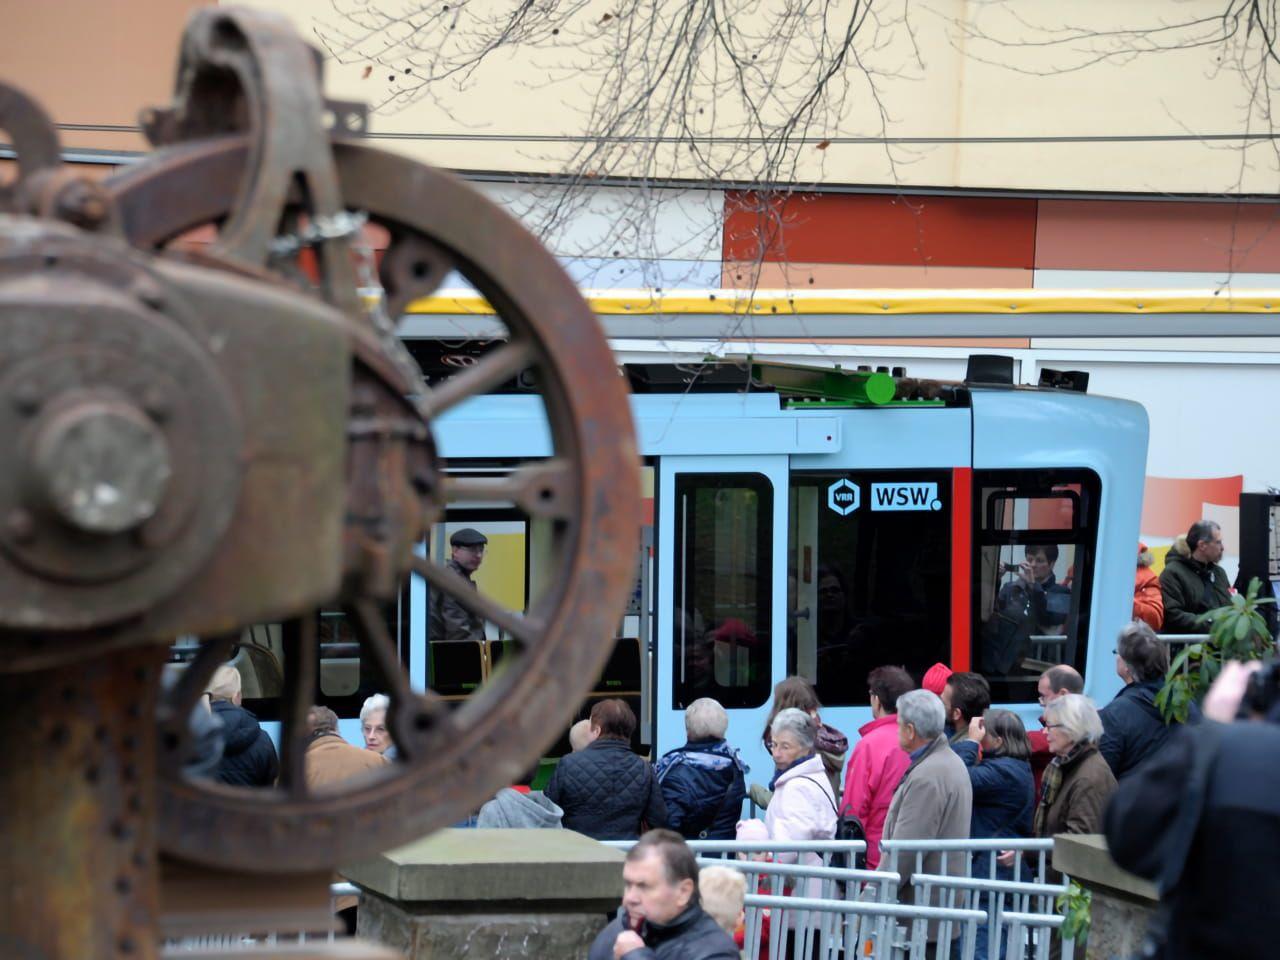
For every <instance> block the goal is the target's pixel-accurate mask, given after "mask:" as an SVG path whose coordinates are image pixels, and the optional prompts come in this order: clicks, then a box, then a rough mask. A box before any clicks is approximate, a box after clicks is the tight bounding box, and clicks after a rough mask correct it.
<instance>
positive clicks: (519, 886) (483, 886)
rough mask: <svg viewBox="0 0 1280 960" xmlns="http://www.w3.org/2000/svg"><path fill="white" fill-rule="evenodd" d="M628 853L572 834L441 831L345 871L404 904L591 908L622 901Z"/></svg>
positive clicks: (389, 897)
mask: <svg viewBox="0 0 1280 960" xmlns="http://www.w3.org/2000/svg"><path fill="white" fill-rule="evenodd" d="M624 856H625V855H624V854H623V853H622V851H620V850H614V849H612V848H611V847H606V846H604V845H603V844H601V843H597V842H596V841H595V840H592V839H591V838H589V837H584V836H583V835H582V834H580V833H574V832H573V831H572V830H442V831H440V832H439V833H436V834H432V835H431V836H429V837H425V838H423V839H422V840H418V841H415V842H414V843H410V844H407V845H406V846H403V847H399V848H397V849H395V850H391V851H389V852H387V853H384V854H382V855H381V856H379V857H377V858H376V859H374V860H370V861H366V862H365V863H361V864H356V865H355V866H351V867H345V868H343V870H342V871H341V872H342V874H343V876H345V877H346V878H347V879H348V880H350V881H351V882H352V883H354V884H357V885H359V886H361V887H363V888H364V889H366V890H371V891H373V892H374V893H377V894H380V895H381V896H384V897H386V898H387V899H389V900H396V901H401V902H424V901H426V902H434V903H459V902H465V903H472V904H475V905H480V904H484V903H490V904H492V903H526V902H540V903H546V902H554V901H560V902H568V903H579V904H581V903H589V904H591V905H592V907H593V908H594V907H595V906H596V905H602V909H603V910H607V909H610V908H611V907H616V906H617V905H618V903H619V901H620V900H621V899H622V861H623V859H624Z"/></svg>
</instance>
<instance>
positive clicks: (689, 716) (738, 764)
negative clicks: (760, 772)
mask: <svg viewBox="0 0 1280 960" xmlns="http://www.w3.org/2000/svg"><path fill="white" fill-rule="evenodd" d="M728 728H729V714H728V713H726V712H725V709H724V707H722V706H721V705H720V704H719V703H718V702H716V701H715V700H712V699H711V698H710V697H702V698H701V699H699V700H695V701H693V703H691V704H689V708H688V709H687V710H685V712H684V730H685V734H686V736H687V737H688V742H687V743H685V745H684V746H683V747H677V748H676V749H675V750H671V751H670V752H668V753H666V754H664V755H663V757H662V759H661V760H659V761H658V763H657V765H656V766H655V767H654V769H653V773H654V776H656V777H657V778H658V783H659V784H660V785H661V787H662V799H663V800H664V801H665V802H666V804H667V826H669V827H670V828H671V829H672V830H675V831H676V832H678V833H680V834H681V835H682V836H684V837H685V838H686V839H688V840H732V839H733V837H734V829H735V827H736V825H737V823H738V818H739V817H741V816H742V801H743V800H744V799H745V797H746V794H747V789H746V785H745V783H744V780H743V776H744V774H745V773H746V771H747V767H746V764H744V763H743V762H742V759H741V758H740V757H739V756H738V751H737V750H735V749H734V748H733V747H731V746H730V745H729V743H728V741H726V740H725V738H724V735H725V731H726V730H728Z"/></svg>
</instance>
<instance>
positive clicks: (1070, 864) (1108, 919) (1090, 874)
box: [1053, 834, 1160, 960]
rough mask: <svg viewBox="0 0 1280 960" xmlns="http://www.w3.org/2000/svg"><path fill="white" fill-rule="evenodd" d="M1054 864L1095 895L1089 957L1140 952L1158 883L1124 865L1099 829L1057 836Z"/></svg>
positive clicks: (1097, 959)
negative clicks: (1113, 857)
mask: <svg viewBox="0 0 1280 960" xmlns="http://www.w3.org/2000/svg"><path fill="white" fill-rule="evenodd" d="M1053 866H1054V869H1055V870H1061V871H1062V872H1063V873H1065V874H1066V875H1067V876H1069V877H1070V878H1071V879H1072V880H1074V881H1075V882H1076V883H1078V884H1080V886H1082V887H1084V888H1086V889H1087V890H1089V891H1090V892H1091V893H1092V894H1093V907H1092V911H1091V916H1090V927H1089V951H1088V953H1087V955H1086V960H1112V958H1115V957H1132V956H1136V955H1137V953H1138V948H1139V947H1141V946H1142V941H1143V938H1144V936H1145V935H1146V932H1147V925H1148V924H1149V923H1150V922H1151V916H1152V914H1153V913H1154V912H1155V909H1156V905H1157V904H1158V903H1159V902H1160V898H1159V896H1158V895H1157V894H1156V888H1155V885H1154V884H1152V883H1150V882H1149V881H1147V880H1143V879H1142V878H1141V877H1135V876H1134V875H1133V874H1132V873H1129V872H1128V871H1127V870H1125V869H1123V868H1122V867H1120V866H1118V865H1117V864H1116V862H1115V861H1114V860H1112V859H1111V854H1110V853H1108V852H1107V841H1106V838H1105V837H1102V836H1100V835H1096V834H1071V835H1062V836H1058V837H1054V838H1053Z"/></svg>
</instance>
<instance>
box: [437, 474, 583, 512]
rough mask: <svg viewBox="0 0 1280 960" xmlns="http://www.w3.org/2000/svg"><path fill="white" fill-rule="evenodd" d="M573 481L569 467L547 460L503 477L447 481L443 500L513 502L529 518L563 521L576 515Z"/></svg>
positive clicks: (463, 478) (452, 479)
mask: <svg viewBox="0 0 1280 960" xmlns="http://www.w3.org/2000/svg"><path fill="white" fill-rule="evenodd" d="M574 481H575V475H574V470H573V464H572V463H570V462H569V461H567V460H559V459H556V460H547V461H545V462H543V463H535V464H530V465H528V466H525V467H521V468H520V469H519V470H517V471H515V472H514V473H511V474H509V475H507V476H505V477H450V478H449V479H448V481H447V486H446V487H445V493H444V496H445V500H446V501H447V502H449V503H466V502H476V501H479V502H486V501H493V500H512V501H514V502H515V503H516V505H517V506H519V507H520V509H522V510H523V511H524V512H525V513H527V514H528V515H529V516H530V517H547V518H550V519H553V520H566V519H569V518H572V517H574V516H576V515H577V514H578V512H579V511H578V504H577V498H576V495H575V491H576V489H577V484H576V483H575V482H574Z"/></svg>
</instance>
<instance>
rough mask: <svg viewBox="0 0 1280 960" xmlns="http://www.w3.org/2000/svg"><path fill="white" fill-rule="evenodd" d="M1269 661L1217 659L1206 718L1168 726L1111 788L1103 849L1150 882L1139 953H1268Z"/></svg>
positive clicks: (1274, 740) (1276, 823)
mask: <svg viewBox="0 0 1280 960" xmlns="http://www.w3.org/2000/svg"><path fill="white" fill-rule="evenodd" d="M1278 694H1280V664H1278V663H1277V662H1275V661H1272V662H1270V663H1268V664H1267V665H1266V666H1265V667H1260V665H1259V664H1257V663H1251V664H1247V665H1246V664H1241V663H1238V662H1232V663H1228V664H1227V665H1226V666H1225V667H1224V668H1223V671H1222V673H1221V674H1220V675H1219V676H1218V679H1217V680H1216V681H1215V682H1214V684H1213V687H1212V688H1211V689H1210V691H1209V694H1208V696H1206V697H1205V701H1204V717H1205V722H1204V723H1200V724H1198V725H1196V726H1188V727H1183V728H1181V729H1180V730H1178V731H1176V732H1175V733H1174V734H1173V736H1171V737H1170V738H1169V741H1168V743H1167V744H1165V746H1164V747H1163V748H1162V749H1160V750H1159V751H1158V752H1157V753H1156V754H1155V756H1154V757H1152V758H1151V760H1150V761H1149V762H1148V763H1146V764H1144V765H1143V767H1142V769H1140V770H1138V771H1137V772H1136V773H1135V774H1134V775H1133V776H1131V777H1127V778H1126V779H1125V781H1124V782H1123V783H1122V784H1120V786H1119V787H1118V788H1117V790H1116V792H1115V794H1114V796H1113V797H1112V800H1111V804H1110V806H1108V808H1107V811H1106V815H1105V818H1104V830H1105V832H1106V836H1107V844H1108V846H1109V847H1110V850H1111V856H1112V857H1113V858H1114V859H1115V861H1116V862H1117V863H1118V864H1120V866H1122V867H1124V868H1125V869H1126V870H1129V871H1131V872H1133V873H1136V874H1137V875H1138V876H1140V877H1146V878H1147V879H1148V880H1152V881H1154V882H1155V883H1156V885H1157V887H1158V888H1159V891H1160V902H1161V906H1160V909H1159V911H1158V912H1157V914H1156V917H1155V919H1154V920H1153V922H1152V925H1151V929H1150V931H1149V932H1148V936H1147V943H1146V944H1145V945H1144V948H1143V951H1142V954H1141V955H1142V956H1144V957H1153V958H1155V957H1158V958H1161V960H1193V958H1202V957H1226V956H1230V957H1232V958H1233V960H1263V958H1270V957H1274V956H1275V955H1276V929H1275V923H1274V921H1273V920H1272V918H1271V917H1270V916H1269V915H1268V913H1267V910H1266V905H1268V904H1272V903H1275V902H1276V901H1277V898H1280V870H1277V869H1276V866H1275V865H1276V864H1277V863H1278V862H1280V762H1277V761H1278V760H1280V696H1278Z"/></svg>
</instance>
